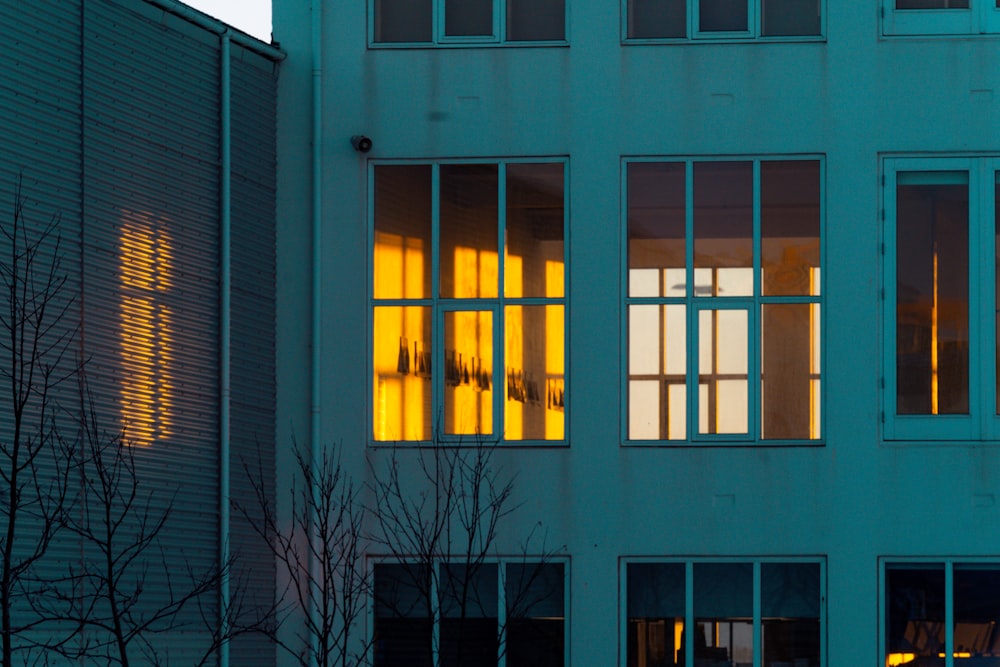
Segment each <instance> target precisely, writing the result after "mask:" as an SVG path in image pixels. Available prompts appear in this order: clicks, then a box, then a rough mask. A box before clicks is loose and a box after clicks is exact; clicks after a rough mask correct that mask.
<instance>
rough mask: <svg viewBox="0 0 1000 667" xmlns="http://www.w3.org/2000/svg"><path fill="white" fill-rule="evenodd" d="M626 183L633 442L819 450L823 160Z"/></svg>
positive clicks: (702, 164)
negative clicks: (790, 445) (791, 445)
mask: <svg viewBox="0 0 1000 667" xmlns="http://www.w3.org/2000/svg"><path fill="white" fill-rule="evenodd" d="M625 170H626V179H625V181H626V182H625V186H626V190H627V192H626V196H625V197H624V201H625V207H626V211H625V215H626V218H627V225H626V227H627V228H626V234H627V255H628V258H627V262H628V287H627V289H628V292H627V297H626V299H625V303H626V306H625V309H626V313H625V316H626V320H627V322H626V326H627V328H628V341H627V345H628V351H627V354H626V355H625V356H626V358H627V360H628V361H627V363H628V374H627V377H628V386H627V389H626V392H625V393H626V396H627V398H626V401H627V413H628V427H627V428H628V433H627V439H628V440H630V441H649V440H659V441H683V440H688V441H700V442H712V441H714V442H725V441H743V442H745V441H756V440H758V439H761V440H775V441H777V440H792V441H811V440H817V439H818V438H819V437H820V357H821V355H820V259H821V251H820V237H821V220H822V208H823V207H822V195H821V181H822V165H821V163H820V161H819V160H816V159H784V158H782V159H742V158H734V159H731V160H730V159H726V160H676V161H662V162H659V161H656V162H654V161H637V160H636V161H628V162H627V163H626V165H625Z"/></svg>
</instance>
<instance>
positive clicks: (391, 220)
mask: <svg viewBox="0 0 1000 667" xmlns="http://www.w3.org/2000/svg"><path fill="white" fill-rule="evenodd" d="M374 254H375V256H374V265H375V266H374V268H375V272H374V280H375V288H374V295H375V298H376V299H424V298H429V297H430V296H431V289H430V287H431V167H430V165H379V166H377V167H375V253H374Z"/></svg>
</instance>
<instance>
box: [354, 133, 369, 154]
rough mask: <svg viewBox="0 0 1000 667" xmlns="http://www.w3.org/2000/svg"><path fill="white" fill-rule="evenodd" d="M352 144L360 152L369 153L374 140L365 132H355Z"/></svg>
mask: <svg viewBox="0 0 1000 667" xmlns="http://www.w3.org/2000/svg"><path fill="white" fill-rule="evenodd" d="M351 145H352V146H354V150H356V151H357V152H359V153H367V152H368V151H370V150H371V149H372V140H371V139H369V138H368V137H366V136H365V135H363V134H355V135H354V136H353V137H351Z"/></svg>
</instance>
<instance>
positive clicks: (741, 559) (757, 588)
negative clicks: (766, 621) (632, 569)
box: [618, 555, 827, 667]
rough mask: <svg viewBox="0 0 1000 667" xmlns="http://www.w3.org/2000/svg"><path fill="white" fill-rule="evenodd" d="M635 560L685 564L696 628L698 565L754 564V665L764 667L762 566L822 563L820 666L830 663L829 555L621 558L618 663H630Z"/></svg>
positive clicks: (690, 618) (689, 619) (690, 666)
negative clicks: (631, 579)
mask: <svg viewBox="0 0 1000 667" xmlns="http://www.w3.org/2000/svg"><path fill="white" fill-rule="evenodd" d="M634 563H646V564H651V565H659V564H666V565H669V564H680V565H683V566H684V627H685V629H688V628H694V627H695V612H694V567H695V565H696V564H706V563H709V564H729V563H732V564H747V563H749V564H751V565H752V566H753V631H752V632H753V638H754V643H753V665H754V667H761V666H762V665H763V654H762V651H761V648H762V646H761V644H762V642H761V632H762V621H763V614H762V607H763V605H762V600H761V565H763V564H766V563H779V564H785V563H791V564H795V563H802V564H816V565H819V641H820V655H819V659H820V667H826V665H827V619H826V617H827V604H826V601H827V582H826V577H827V574H826V556H810V555H795V556H694V557H692V556H683V555H679V556H662V557H661V556H623V557H621V558H619V559H618V590H619V608H620V609H621V612H620V613H619V619H618V637H619V641H618V645H619V649H618V664H620V665H628V618H629V607H628V566H629V565H630V564H634ZM691 646H694V642H689V643H688V647H689V648H690V647H691ZM684 664H685V667H694V651H692V650H688V651H687V652H686V653H685V660H684Z"/></svg>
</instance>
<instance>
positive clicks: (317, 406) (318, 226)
mask: <svg viewBox="0 0 1000 667" xmlns="http://www.w3.org/2000/svg"><path fill="white" fill-rule="evenodd" d="M311 11H312V15H311V17H310V18H311V31H312V35H311V41H312V49H311V51H312V181H311V182H312V331H311V333H310V336H311V343H312V345H311V354H312V358H311V359H310V365H311V377H310V382H311V385H312V386H311V391H310V394H311V397H310V402H311V405H310V415H309V420H310V423H309V445H310V461H311V464H312V466H311V467H312V470H313V471H316V470H320V465H321V461H322V447H323V444H322V443H321V442H320V414H321V405H322V404H321V401H320V389H321V386H320V364H321V361H322V356H321V354H320V347H321V343H322V291H321V290H322V285H323V280H322V277H323V276H322V267H323V264H322V241H323V234H322V232H323V229H322V221H323V150H322V146H323V50H322V46H323V34H322V30H323V0H312V2H311ZM303 482H304V483H306V484H310V487H311V488H310V490H309V492H310V493H311V494H312V497H313V500H314V502H313V503H312V505H313V507H312V512H311V514H312V516H311V517H310V518H311V520H312V526H311V528H310V531H309V540H310V541H311V542H312V544H311V546H312V547H313V548H311V549H310V550H309V580H310V582H311V586H310V596H309V609H308V611H307V613H308V614H309V618H310V621H311V623H310V624H311V626H312V627H313V628H317V627H318V626H319V624H318V621H319V607H320V604H321V600H320V599H319V595H320V588H319V583H320V580H321V578H322V576H323V575H322V572H320V563H319V561H318V559H317V558H316V554H317V551H318V549H317V547H318V546H319V544H320V542H319V540H320V536H319V535H318V534H317V530H318V526H319V522H318V518H319V517H318V516H316V509H317V508H318V507H319V503H318V502H315V501H317V500H318V498H317V493H318V491H319V490H318V489H316V488H315V486H314V485H313V484H311V480H303ZM320 641H323V639H322V638H320V637H318V636H317V635H316V633H315V632H312V633H310V635H309V643H310V647H311V648H312V650H311V651H310V658H309V664H310V665H311V666H312V667H316V655H317V648H318V646H319V642H320Z"/></svg>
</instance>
